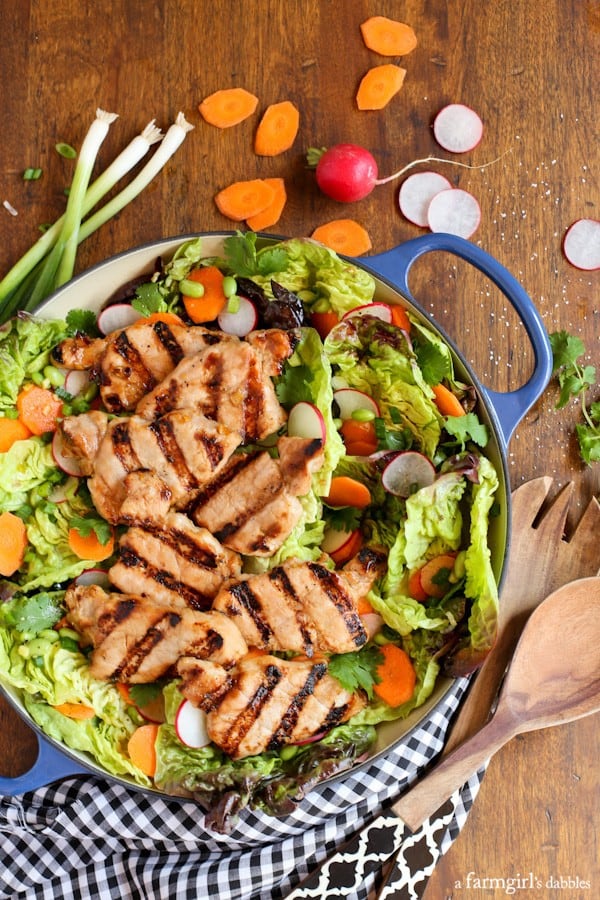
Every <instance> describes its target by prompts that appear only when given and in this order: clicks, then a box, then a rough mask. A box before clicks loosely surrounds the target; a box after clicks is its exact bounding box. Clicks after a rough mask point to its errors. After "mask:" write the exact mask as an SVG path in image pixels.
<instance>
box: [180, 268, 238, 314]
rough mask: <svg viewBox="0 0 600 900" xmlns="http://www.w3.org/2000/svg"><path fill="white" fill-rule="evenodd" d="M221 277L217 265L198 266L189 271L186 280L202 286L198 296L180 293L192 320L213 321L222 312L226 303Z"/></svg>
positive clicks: (222, 276)
mask: <svg viewBox="0 0 600 900" xmlns="http://www.w3.org/2000/svg"><path fill="white" fill-rule="evenodd" d="M223 278H224V275H223V273H222V272H221V270H220V269H219V268H217V266H200V267H198V268H197V269H192V270H191V272H189V274H188V276H187V280H188V281H191V282H194V283H197V284H199V285H202V287H203V288H204V290H203V293H202V294H201V296H199V297H191V296H188V295H186V294H185V293H184V294H183V295H182V298H183V305H184V306H185V311H186V312H187V314H188V316H189V317H190V319H191V320H192V322H195V323H196V324H199V323H200V322H213V321H214V320H215V319H216V318H217V316H218V315H219V314H220V313H222V312H223V310H224V309H225V307H226V305H227V297H226V296H225V293H224V291H223Z"/></svg>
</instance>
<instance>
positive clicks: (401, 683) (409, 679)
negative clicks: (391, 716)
mask: <svg viewBox="0 0 600 900" xmlns="http://www.w3.org/2000/svg"><path fill="white" fill-rule="evenodd" d="M380 649H381V652H382V653H383V662H381V663H379V665H378V666H377V669H376V671H377V675H378V677H379V678H380V681H379V682H378V683H377V684H375V685H373V690H374V691H375V693H376V694H377V696H378V697H380V698H381V699H382V700H385V702H386V703H387V704H388V705H389V706H401V705H402V703H406V702H407V700H410V698H411V697H412V695H413V693H414V690H415V684H416V683H417V674H416V672H415V668H414V666H413V664H412V662H411V659H410V656H409V655H408V653H407V652H406V651H405V650H403V649H402V647H398V646H397V645H396V644H384V645H383V647H381V648H380Z"/></svg>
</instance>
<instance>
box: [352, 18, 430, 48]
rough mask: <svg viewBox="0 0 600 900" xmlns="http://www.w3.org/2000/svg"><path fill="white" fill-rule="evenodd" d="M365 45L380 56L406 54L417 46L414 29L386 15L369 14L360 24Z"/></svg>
mask: <svg viewBox="0 0 600 900" xmlns="http://www.w3.org/2000/svg"><path fill="white" fill-rule="evenodd" d="M360 30H361V33H362V37H363V41H364V42H365V46H367V47H368V48H369V50H372V51H373V52H374V53H378V54H379V55H380V56H406V54H407V53H410V52H411V51H412V50H414V49H415V47H416V46H417V36H416V34H415V32H414V29H413V28H412V27H411V26H410V25H406V24H405V23H404V22H397V21H396V20H395V19H388V18H387V17H386V16H371V17H370V18H369V19H366V20H365V21H364V22H362V24H361V26H360Z"/></svg>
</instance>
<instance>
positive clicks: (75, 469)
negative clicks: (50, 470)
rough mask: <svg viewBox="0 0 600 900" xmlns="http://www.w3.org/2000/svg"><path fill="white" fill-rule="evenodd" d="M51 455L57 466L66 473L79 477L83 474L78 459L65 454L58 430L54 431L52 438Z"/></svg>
mask: <svg viewBox="0 0 600 900" xmlns="http://www.w3.org/2000/svg"><path fill="white" fill-rule="evenodd" d="M52 457H53V459H54V462H55V463H56V465H57V466H58V468H59V469H60V470H61V471H62V472H66V473H67V475H73V476H74V477H75V478H81V476H82V475H83V472H82V470H81V464H80V462H79V460H78V459H75V457H73V456H66V455H65V453H64V448H63V440H62V435H61V433H60V431H55V432H54V436H53V438H52Z"/></svg>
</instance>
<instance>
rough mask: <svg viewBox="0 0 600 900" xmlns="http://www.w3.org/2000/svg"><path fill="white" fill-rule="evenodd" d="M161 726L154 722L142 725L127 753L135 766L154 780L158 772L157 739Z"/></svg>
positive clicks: (129, 742)
mask: <svg viewBox="0 0 600 900" xmlns="http://www.w3.org/2000/svg"><path fill="white" fill-rule="evenodd" d="M158 729H159V726H158V725H157V724H156V723H154V722H149V723H148V724H147V725H140V727H139V728H136V729H135V731H134V732H133V734H132V735H131V737H130V738H129V741H128V742H127V752H128V753H129V758H130V759H131V762H132V763H133V764H134V766H137V767H138V769H140V771H141V772H143V773H144V775H147V776H148V777H149V778H152V777H153V776H154V774H155V772H156V738H157V737H158Z"/></svg>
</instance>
